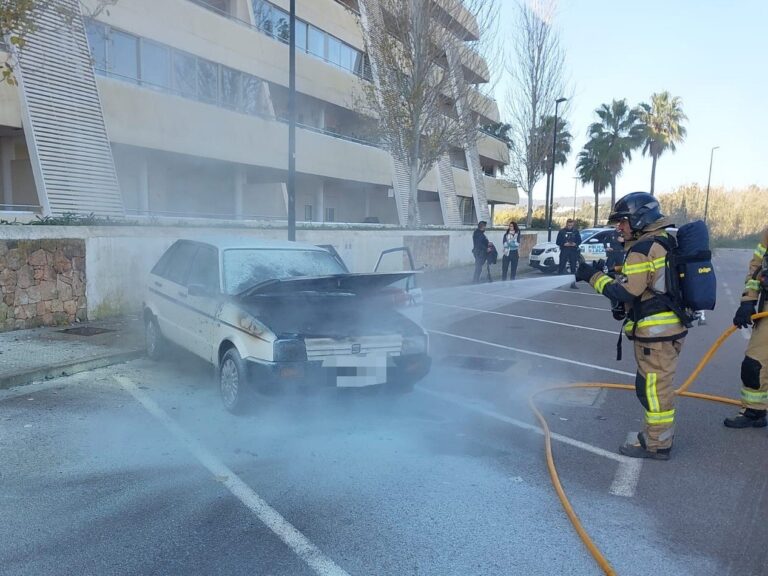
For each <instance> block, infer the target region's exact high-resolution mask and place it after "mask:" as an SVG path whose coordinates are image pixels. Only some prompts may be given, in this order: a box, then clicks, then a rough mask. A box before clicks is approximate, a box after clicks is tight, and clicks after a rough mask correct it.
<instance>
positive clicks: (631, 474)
mask: <svg viewBox="0 0 768 576" xmlns="http://www.w3.org/2000/svg"><path fill="white" fill-rule="evenodd" d="M416 391H417V392H421V393H423V394H427V395H429V396H433V397H435V398H439V399H440V400H443V401H444V402H448V403H449V404H453V405H454V406H458V407H459V408H463V409H465V410H467V411H469V412H475V413H477V414H481V415H483V416H486V417H488V418H492V419H494V420H498V421H499V422H504V423H505V424H511V425H512V426H516V427H517V428H521V429H523V430H528V431H530V432H535V433H536V434H540V435H542V436H543V435H544V431H543V430H542V429H541V428H539V427H538V426H536V425H534V424H529V423H528V422H523V421H522V420H517V419H516V418H511V417H509V416H505V415H504V414H500V413H499V412H495V411H494V410H490V409H489V408H485V407H483V406H482V405H480V404H478V403H476V402H473V401H472V400H469V399H466V398H461V397H458V396H456V395H453V394H446V393H444V392H438V391H436V390H432V389H430V388H425V387H424V386H417V387H416ZM550 436H551V438H552V440H556V441H558V442H561V443H563V444H567V445H568V446H573V447H574V448H578V449H579V450H584V451H585V452H590V453H591V454H595V455H597V456H602V457H603V458H607V459H608V460H613V461H614V462H618V463H619V467H618V470H617V471H616V476H615V477H614V480H613V483H612V484H611V487H610V489H609V492H610V493H611V494H613V495H615V496H624V497H626V498H631V497H632V496H634V495H635V489H636V488H637V482H638V480H639V479H640V468H641V465H642V462H641V461H638V460H637V459H635V458H628V457H627V456H622V455H621V454H617V453H614V452H609V451H608V450H603V449H602V448H599V447H598V446H593V445H592V444H587V443H586V442H582V441H581V440H576V439H575V438H571V437H570V436H564V435H563V434H558V433H556V432H551V433H550Z"/></svg>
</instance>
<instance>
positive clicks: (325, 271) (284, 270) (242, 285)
mask: <svg viewBox="0 0 768 576" xmlns="http://www.w3.org/2000/svg"><path fill="white" fill-rule="evenodd" d="M345 272H346V270H344V269H343V268H342V266H341V265H340V264H339V262H338V261H336V259H335V258H334V257H333V256H331V254H329V253H328V252H325V251H322V250H284V249H263V248H262V249H256V248H245V249H242V248H238V249H230V250H225V251H224V290H225V291H226V292H227V294H239V293H241V292H243V291H244V290H246V289H248V288H250V287H252V286H255V285H257V284H260V283H261V282H265V281H267V280H281V279H284V278H293V277H297V276H327V275H329V274H344V273H345Z"/></svg>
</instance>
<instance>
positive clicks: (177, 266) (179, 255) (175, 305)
mask: <svg viewBox="0 0 768 576" xmlns="http://www.w3.org/2000/svg"><path fill="white" fill-rule="evenodd" d="M197 248H198V247H197V244H196V243H194V242H191V241H189V240H179V241H178V242H177V243H176V247H175V250H174V253H173V256H172V258H171V259H170V260H169V261H168V265H167V266H166V268H165V270H164V274H163V276H164V279H163V286H162V288H161V291H162V294H163V297H164V299H165V300H166V307H165V318H164V324H165V328H164V327H163V324H161V325H160V330H161V331H162V332H163V334H164V335H165V336H166V337H167V338H168V339H169V340H172V341H173V342H175V343H176V344H178V345H179V346H181V347H182V348H185V349H187V350H190V349H191V348H190V342H191V333H192V332H191V325H192V324H193V323H194V322H195V321H196V319H195V314H193V313H192V312H191V309H190V307H189V304H188V302H187V300H188V294H187V278H188V276H189V270H190V268H191V266H192V260H193V258H194V257H195V254H196V253H197Z"/></svg>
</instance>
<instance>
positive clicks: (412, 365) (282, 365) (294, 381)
mask: <svg viewBox="0 0 768 576" xmlns="http://www.w3.org/2000/svg"><path fill="white" fill-rule="evenodd" d="M246 366H247V370H248V381H249V383H251V384H252V385H253V386H255V387H256V388H257V389H258V390H259V391H260V392H262V393H265V394H279V393H285V392H288V393H293V392H312V391H319V390H327V389H333V388H368V387H372V386H382V385H383V386H389V385H408V384H413V383H415V382H418V381H419V380H421V379H422V378H424V376H426V375H427V374H428V373H429V370H430V368H431V366H432V359H431V358H430V357H429V356H428V355H427V354H408V355H404V356H390V357H389V358H387V365H386V368H385V369H386V377H385V380H386V381H384V382H382V381H378V382H376V383H366V377H365V376H363V375H360V374H359V372H361V371H362V370H363V368H357V367H327V366H324V365H323V362H322V361H312V360H309V361H304V362H265V361H261V360H254V359H248V360H246ZM382 369H384V367H382ZM356 379H359V383H354V382H355V380H356ZM383 379H384V377H383V375H382V378H381V379H380V380H383Z"/></svg>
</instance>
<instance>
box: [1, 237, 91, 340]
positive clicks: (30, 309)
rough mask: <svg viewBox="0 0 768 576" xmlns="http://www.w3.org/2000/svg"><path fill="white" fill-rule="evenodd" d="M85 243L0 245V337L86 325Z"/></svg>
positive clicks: (6, 242) (9, 242) (14, 242)
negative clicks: (41, 328) (77, 322)
mask: <svg viewBox="0 0 768 576" xmlns="http://www.w3.org/2000/svg"><path fill="white" fill-rule="evenodd" d="M85 278H86V277H85V241H84V240H82V239H61V240H58V239H57V240H0V290H1V291H2V300H1V301H0V331H4V330H18V329H23V328H36V327H38V326H55V325H62V324H68V323H71V322H74V321H75V320H85V319H86V309H87V304H86V296H85Z"/></svg>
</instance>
